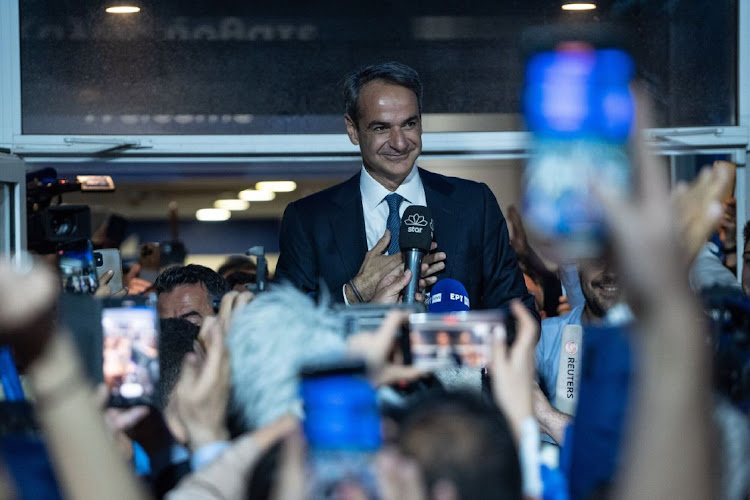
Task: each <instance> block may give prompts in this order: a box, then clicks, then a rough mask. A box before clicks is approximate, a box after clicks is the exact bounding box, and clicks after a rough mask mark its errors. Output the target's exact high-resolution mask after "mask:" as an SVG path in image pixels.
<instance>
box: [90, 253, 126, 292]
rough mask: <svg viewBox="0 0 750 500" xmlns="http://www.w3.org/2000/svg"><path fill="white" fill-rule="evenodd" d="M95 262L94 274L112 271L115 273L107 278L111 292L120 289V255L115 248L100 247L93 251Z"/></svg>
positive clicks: (121, 284)
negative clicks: (110, 277) (109, 278)
mask: <svg viewBox="0 0 750 500" xmlns="http://www.w3.org/2000/svg"><path fill="white" fill-rule="evenodd" d="M94 262H96V274H97V275H98V276H100V277H101V276H102V275H103V274H104V273H105V272H107V271H114V272H115V275H114V276H112V279H111V280H109V288H110V290H111V291H112V293H117V292H119V291H120V290H122V287H123V283H122V257H121V256H120V251H119V250H118V249H116V248H102V249H101V250H97V251H95V252H94Z"/></svg>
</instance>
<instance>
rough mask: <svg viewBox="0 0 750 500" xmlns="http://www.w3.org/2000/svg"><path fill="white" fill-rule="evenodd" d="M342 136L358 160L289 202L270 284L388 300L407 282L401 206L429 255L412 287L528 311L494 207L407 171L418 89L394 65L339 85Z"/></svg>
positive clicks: (418, 127)
mask: <svg viewBox="0 0 750 500" xmlns="http://www.w3.org/2000/svg"><path fill="white" fill-rule="evenodd" d="M344 98H345V101H346V110H347V112H346V115H345V119H346V129H347V133H348V135H349V139H350V140H351V141H352V143H353V144H356V145H358V146H359V148H360V151H361V153H362V164H363V165H362V169H361V171H360V172H359V173H358V174H357V175H355V176H354V177H352V178H351V179H349V180H347V181H346V182H344V183H342V184H339V185H337V186H333V187H331V188H329V189H326V190H324V191H321V192H318V193H315V194H313V195H311V196H308V197H306V198H303V199H301V200H298V201H295V202H293V203H290V204H289V205H288V206H287V208H286V211H285V212H284V218H283V221H282V224H281V234H280V250H281V255H280V257H279V262H278V264H277V267H276V277H277V279H279V280H289V281H291V282H292V283H293V284H295V285H296V286H297V287H299V288H301V289H302V290H303V291H305V292H316V291H318V288H319V285H320V283H321V281H322V282H323V283H325V285H326V286H327V288H328V289H329V291H330V292H331V294H332V296H333V298H334V299H336V300H339V301H341V300H343V301H346V302H347V303H357V302H371V301H374V302H389V301H395V300H396V299H397V298H398V294H399V292H400V291H401V290H402V289H403V288H404V287H405V286H406V284H407V283H408V282H409V280H410V279H411V275H410V273H409V272H408V271H404V270H403V258H402V255H401V253H400V251H399V248H398V237H397V235H396V236H395V237H394V238H392V237H391V235H392V234H394V232H396V231H398V223H397V222H398V221H399V220H400V216H401V215H402V214H403V212H404V210H405V209H406V207H407V206H409V205H427V206H428V207H430V209H431V211H432V215H433V220H434V240H435V241H434V242H433V245H432V251H431V252H430V253H429V254H428V255H427V256H426V257H425V259H424V261H423V264H422V276H421V279H420V288H421V289H425V288H428V287H430V286H432V285H433V284H434V283H435V282H436V281H437V279H438V278H454V279H456V280H458V281H460V282H461V283H463V284H464V286H465V287H466V290H467V291H468V293H469V298H470V301H471V307H472V308H473V309H480V308H496V307H502V306H505V305H507V303H508V302H509V301H510V300H511V299H513V298H520V299H522V300H523V302H524V303H525V304H526V306H527V307H528V308H529V309H530V310H532V311H533V310H534V302H533V297H532V296H531V295H530V294H529V293H528V292H527V290H526V286H525V284H524V280H523V275H522V274H521V270H520V269H519V267H518V262H517V260H516V254H515V252H514V251H513V249H512V247H511V246H510V243H509V237H508V229H507V225H506V223H505V219H504V217H503V214H502V212H501V211H500V207H499V206H498V204H497V200H496V199H495V197H494V195H493V194H492V192H491V191H490V190H489V188H488V187H487V186H486V185H485V184H480V183H476V182H472V181H468V180H463V179H457V178H452V177H444V176H442V175H437V174H434V173H431V172H428V171H426V170H423V169H421V168H418V167H417V166H416V160H417V157H418V156H419V154H420V153H421V151H422V122H421V117H422V84H421V82H420V80H419V76H418V75H417V73H416V71H414V70H413V69H412V68H410V67H408V66H406V65H403V64H400V63H393V62H391V63H384V64H379V65H374V66H368V67H366V68H364V69H361V70H359V71H357V72H355V73H353V74H352V75H350V76H349V77H348V78H347V80H346V82H345V85H344Z"/></svg>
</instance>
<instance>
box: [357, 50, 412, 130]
mask: <svg viewBox="0 0 750 500" xmlns="http://www.w3.org/2000/svg"><path fill="white" fill-rule="evenodd" d="M374 80H382V81H384V82H388V83H392V84H394V85H399V86H401V87H406V88H407V89H409V90H411V91H412V92H414V93H415V94H416V96H417V105H418V107H419V114H420V115H421V114H422V81H421V80H420V79H419V74H418V73H417V72H416V71H415V70H414V69H413V68H411V67H409V66H407V65H406V64H403V63H400V62H396V61H390V62H385V63H380V64H372V65H370V66H365V67H364V68H360V69H358V70H356V71H355V72H353V73H351V74H349V75H348V76H347V77H346V79H345V80H344V105H345V107H346V110H345V111H346V114H347V115H349V117H350V118H351V119H352V121H353V122H354V126H355V127H356V126H357V123H358V121H359V94H360V92H361V91H362V87H364V86H365V85H366V84H368V83H370V82H372V81H374Z"/></svg>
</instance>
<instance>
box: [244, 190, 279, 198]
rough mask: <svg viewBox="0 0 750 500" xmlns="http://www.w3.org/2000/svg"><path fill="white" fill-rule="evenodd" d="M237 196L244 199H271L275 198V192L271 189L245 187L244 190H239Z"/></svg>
mask: <svg viewBox="0 0 750 500" xmlns="http://www.w3.org/2000/svg"><path fill="white" fill-rule="evenodd" d="M239 197H240V199H242V200H245V201H271V200H273V199H274V198H276V193H274V192H273V191H259V190H257V189H245V190H244V191H240V194H239Z"/></svg>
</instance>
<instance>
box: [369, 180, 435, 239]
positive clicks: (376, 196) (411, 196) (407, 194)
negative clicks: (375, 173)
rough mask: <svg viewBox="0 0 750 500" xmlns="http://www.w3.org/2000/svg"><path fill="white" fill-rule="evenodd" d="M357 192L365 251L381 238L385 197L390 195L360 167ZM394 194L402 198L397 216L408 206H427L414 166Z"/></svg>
mask: <svg viewBox="0 0 750 500" xmlns="http://www.w3.org/2000/svg"><path fill="white" fill-rule="evenodd" d="M359 190H360V192H361V193H362V212H363V213H364V215H365V234H366V235H367V249H368V250H371V249H372V247H374V246H375V244H376V243H377V242H378V240H379V239H380V238H382V237H383V233H384V232H385V226H386V222H387V221H388V202H387V201H385V197H386V196H388V195H389V194H391V191H388V190H387V189H386V188H385V187H383V185H382V184H380V183H379V182H378V181H376V180H375V179H373V177H372V176H371V175H370V174H369V173H368V172H367V170H365V167H364V165H362V170H361V175H360V177H359ZM395 192H396V193H398V194H400V195H401V196H403V197H404V200H403V201H402V202H401V206H400V207H399V208H398V216H399V218H401V217H402V216H403V215H404V211H405V210H406V207H408V206H409V205H422V206H427V198H426V196H425V194H424V186H423V185H422V179H421V178H420V177H419V170H418V169H417V166H416V165H414V166H413V167H412V169H411V172H409V175H407V176H406V179H404V182H402V183H401V185H400V186H399V187H398V188H397V189H396V191H395Z"/></svg>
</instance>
